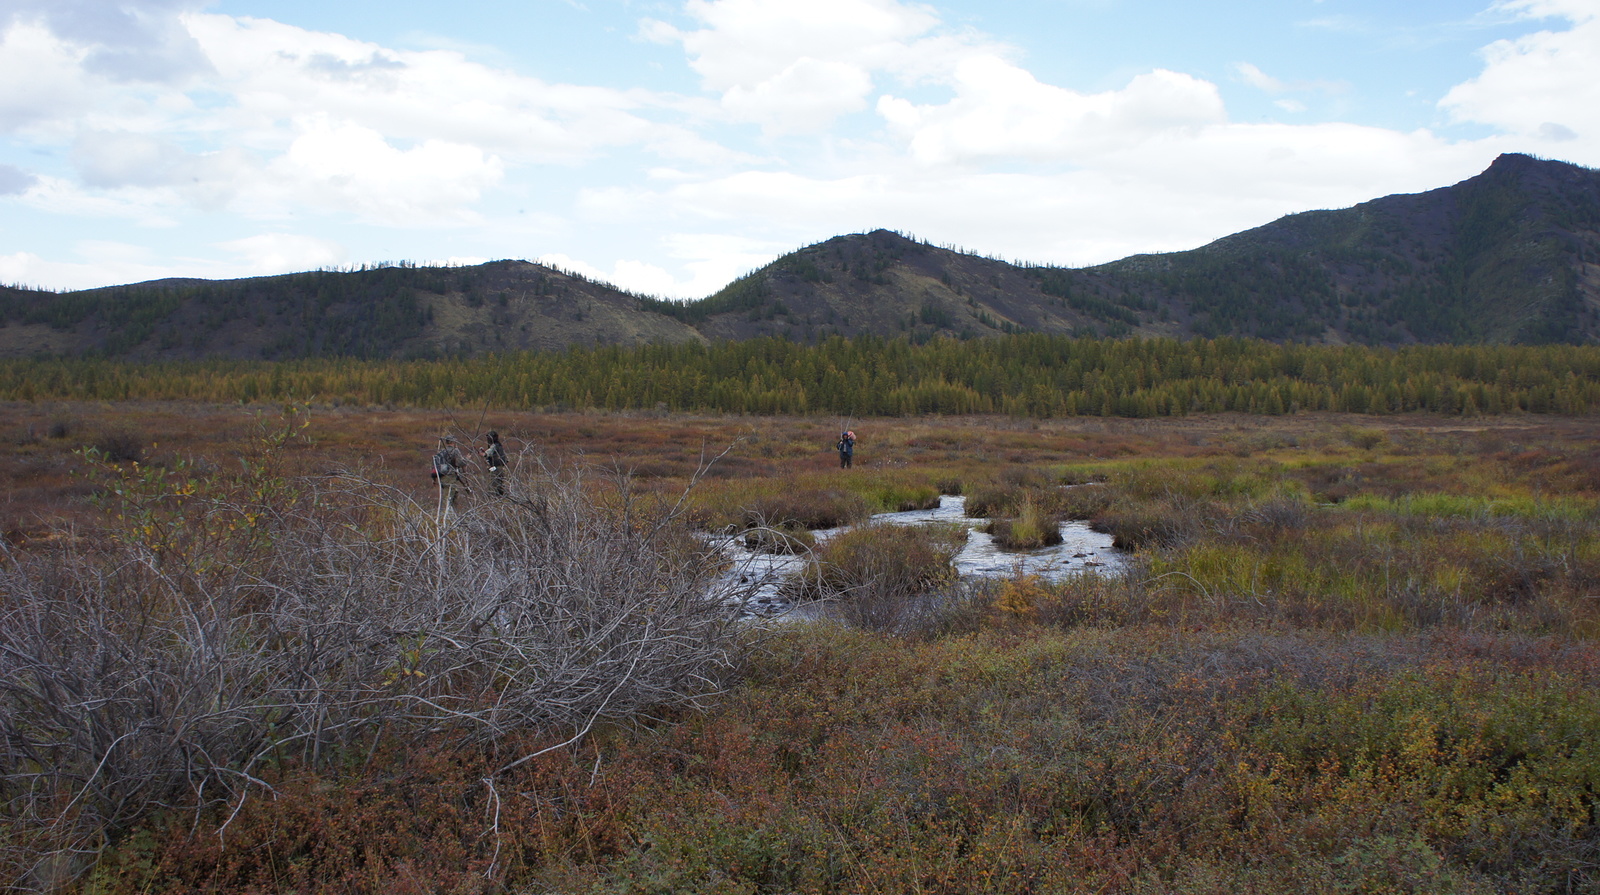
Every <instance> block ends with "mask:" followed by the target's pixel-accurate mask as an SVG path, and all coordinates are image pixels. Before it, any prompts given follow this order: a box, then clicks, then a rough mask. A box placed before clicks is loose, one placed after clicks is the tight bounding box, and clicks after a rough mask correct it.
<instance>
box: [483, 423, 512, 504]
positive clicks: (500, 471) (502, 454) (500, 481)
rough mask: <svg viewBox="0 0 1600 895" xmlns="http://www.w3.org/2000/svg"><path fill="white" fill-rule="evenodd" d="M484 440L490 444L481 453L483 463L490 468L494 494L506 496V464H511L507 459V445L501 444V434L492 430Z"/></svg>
mask: <svg viewBox="0 0 1600 895" xmlns="http://www.w3.org/2000/svg"><path fill="white" fill-rule="evenodd" d="M483 440H484V441H487V442H488V444H487V445H485V446H484V448H483V449H482V450H481V451H479V453H481V454H483V462H484V464H485V465H487V466H488V467H489V478H490V479H491V480H492V481H493V482H494V493H495V494H499V495H504V494H505V493H506V464H507V463H508V462H509V461H508V460H507V459H506V448H505V445H503V444H501V443H500V433H499V432H495V431H493V430H490V432H489V434H488V435H485V436H484V437H483Z"/></svg>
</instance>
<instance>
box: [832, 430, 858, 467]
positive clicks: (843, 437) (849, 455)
mask: <svg viewBox="0 0 1600 895" xmlns="http://www.w3.org/2000/svg"><path fill="white" fill-rule="evenodd" d="M834 447H835V448H837V449H838V451H839V468H840V469H849V468H850V466H851V465H852V464H854V463H855V457H856V433H855V432H854V431H852V430H849V429H846V430H845V431H844V432H842V433H840V434H839V443H838V444H836V445H834Z"/></svg>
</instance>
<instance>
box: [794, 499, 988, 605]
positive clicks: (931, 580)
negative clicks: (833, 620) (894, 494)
mask: <svg viewBox="0 0 1600 895" xmlns="http://www.w3.org/2000/svg"><path fill="white" fill-rule="evenodd" d="M966 536H967V533H966V529H965V528H962V527H959V526H931V525H930V526H902V525H887V524H885V525H871V524H869V525H862V526H858V527H857V528H854V529H851V530H849V531H846V532H843V533H841V534H839V535H837V536H835V537H833V538H830V539H828V540H827V541H826V542H825V543H824V544H823V545H822V546H821V547H820V548H818V550H817V551H816V554H815V561H814V563H813V564H811V565H810V566H808V567H807V569H806V570H805V571H804V572H802V573H801V575H800V576H799V577H797V578H796V579H795V580H793V581H791V582H789V583H788V584H786V585H785V591H786V595H787V596H789V598H790V599H791V600H793V601H796V602H800V601H807V600H823V601H827V602H828V603H829V604H831V606H832V609H833V611H834V612H836V613H837V614H838V615H840V616H841V617H843V618H845V619H847V620H849V621H851V622H853V623H856V624H859V625H862V626H865V627H868V628H873V629H877V630H887V629H893V628H894V627H896V626H897V625H900V624H903V623H909V621H910V619H911V618H912V617H913V616H915V615H917V614H920V613H924V612H926V611H929V610H928V606H926V605H924V604H925V600H924V598H926V597H927V596H928V595H929V594H930V593H932V592H933V591H935V590H937V589H939V588H940V587H943V586H946V585H949V584H951V583H952V582H953V581H954V580H955V567H954V565H953V561H954V559H955V555H956V553H957V552H959V551H960V549H961V546H962V544H964V543H965V541H966Z"/></svg>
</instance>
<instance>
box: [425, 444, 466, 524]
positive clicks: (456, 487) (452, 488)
mask: <svg viewBox="0 0 1600 895" xmlns="http://www.w3.org/2000/svg"><path fill="white" fill-rule="evenodd" d="M466 471H467V461H466V458H464V457H462V456H461V451H460V450H458V449H457V448H456V440H455V439H454V438H452V437H450V436H449V435H445V436H443V437H441V438H440V439H439V449H438V450H437V451H435V452H434V454H433V469H432V471H431V472H430V473H429V475H430V476H431V477H432V478H433V480H434V482H436V483H437V484H438V485H439V505H440V506H441V507H449V508H451V509H455V505H456V495H457V494H458V493H459V492H461V491H464V490H466V484H467V483H466V479H465V478H464V475H465V474H466Z"/></svg>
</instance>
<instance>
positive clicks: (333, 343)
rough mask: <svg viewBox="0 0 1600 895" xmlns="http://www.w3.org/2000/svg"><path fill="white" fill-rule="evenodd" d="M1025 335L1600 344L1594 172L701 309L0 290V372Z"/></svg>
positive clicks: (350, 275) (603, 292)
mask: <svg viewBox="0 0 1600 895" xmlns="http://www.w3.org/2000/svg"><path fill="white" fill-rule="evenodd" d="M1015 333H1044V334H1052V335H1070V336H1080V337H1122V336H1128V335H1140V336H1146V337H1152V336H1154V337H1172V338H1180V339H1182V338H1194V337H1218V336H1247V337H1252V338H1261V339H1267V340H1270V341H1276V342H1302V343H1312V344H1332V345H1339V344H1361V345H1386V346H1399V345H1409V344H1442V343H1458V344H1539V343H1550V342H1565V343H1593V342H1596V341H1600V172H1596V171H1594V170H1590V169H1587V168H1580V167H1578V166H1575V165H1570V164H1566V163H1563V162H1554V161H1543V160H1538V159H1534V158H1531V157H1529V156H1524V155H1504V156H1501V157H1500V158H1499V159H1498V160H1496V161H1495V163H1494V164H1493V165H1492V166H1491V167H1490V168H1489V169H1488V170H1487V171H1485V172H1484V173H1483V174H1480V175H1479V176H1477V177H1474V178H1471V179H1469V180H1466V181H1464V182H1462V183H1459V184H1456V185H1454V186H1449V187H1442V188H1440V189H1436V190H1432V191H1430V192H1426V193H1421V194H1417V195H1405V196H1389V197H1387V198H1383V199H1377V200H1374V201H1372V202H1368V203H1365V204H1363V205H1359V206H1356V207H1355V208H1350V209H1344V210H1339V211H1313V212H1306V213H1303V214H1297V215H1291V216H1289V217H1286V218H1283V219H1281V220H1279V221H1276V222H1274V223H1271V224H1268V225H1266V226H1263V227H1259V228H1257V229H1254V230H1249V231H1246V232H1243V233H1239V234H1235V235H1233V236H1229V237H1227V238H1224V239H1221V240H1218V241H1217V242H1215V243H1212V244H1210V245H1208V246H1204V247H1202V248H1198V249H1195V250H1193V251H1188V252H1177V253H1172V254H1166V255H1144V256H1136V257H1132V258H1127V259H1124V260H1121V261H1117V262H1113V263H1111V264H1105V265H1100V266H1097V267H1090V268H1079V269H1072V268H1062V267H1051V266H1038V265H1027V264H1018V263H1011V262H1007V261H1002V260H999V259H995V258H986V257H981V256H978V255H974V254H971V253H966V252H962V251H958V250H954V249H951V248H944V247H940V246H936V245H933V244H931V243H929V242H925V241H919V240H916V239H912V238H909V237H907V236H904V235H902V234H898V233H894V232H891V231H887V230H876V231H873V232H871V233H865V234H853V235H849V236H839V237H835V238H833V239H829V240H827V241H825V242H822V243H818V244H816V245H813V246H809V247H806V248H803V249H800V250H798V251H795V252H792V253H790V254H788V255H785V256H783V257H781V258H779V259H777V260H776V261H774V262H772V263H771V264H769V265H767V266H765V267H763V268H761V269H760V270H757V271H754V272H752V273H750V274H749V275H747V276H744V277H742V278H740V279H738V280H736V281H735V282H733V283H730V284H729V285H728V286H727V287H725V288H723V289H722V290H720V291H718V292H717V293H716V294H714V295H711V296H708V297H706V298H704V299H701V300H698V301H693V302H674V301H665V300H661V299H655V298H651V297H648V296H639V295H633V294H630V293H626V292H623V291H620V290H618V289H615V288H612V287H610V286H608V285H606V284H603V283H597V282H593V281H591V280H587V279H585V278H583V277H579V276H575V275H573V274H570V273H566V272H563V271H559V270H555V269H552V268H550V267H546V266H543V265H539V264H533V263H529V262H525V261H497V262H493V263H490V264H484V265H480V266H477V267H471V268H428V267H416V266H408V265H399V266H379V267H374V268H366V269H361V270H353V271H319V272H312V273H302V274H292V275H287V276H279V277H263V278H256V279H245V280H233V281H224V282H207V281H199V280H171V281H158V282H152V283H144V284H138V285H132V286H119V287H115V288H110V289H98V290H89V291H84V292H73V293H64V294H56V293H50V292H37V291H32V290H23V289H6V290H0V356H9V357H20V356H41V355H43V356H74V355H85V354H95V355H99V356H104V357H117V358H130V359H138V360H150V359H157V358H164V359H181V358H201V357H213V356H222V357H232V358H238V359H265V360H285V359H293V358H307V357H356V358H426V357H435V358H438V357H462V356H472V355H478V354H484V353H488V352H506V351H518V350H550V349H560V348H565V347H568V346H572V345H585V346H592V345H596V344H601V345H639V344H683V343H704V342H708V341H722V340H743V339H751V338H756V337H761V336H775V337H779V338H783V339H787V340H790V341H796V342H803V343H818V342H821V341H824V340H826V339H828V338H830V337H833V336H844V337H855V336H862V335H872V336H877V337H880V338H894V337H899V336H904V337H905V338H907V339H909V340H910V341H912V342H923V341H927V340H929V339H931V338H933V337H935V336H941V335H942V336H949V337H953V338H957V339H963V340H964V339H972V338H977V337H984V336H994V335H1002V334H1015Z"/></svg>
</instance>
